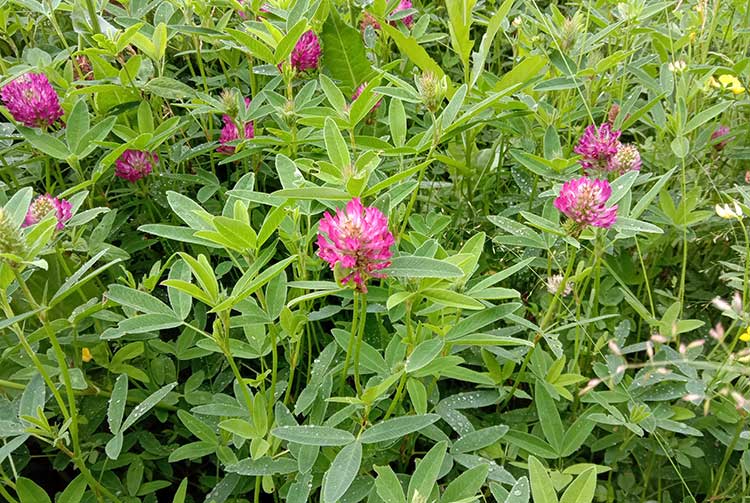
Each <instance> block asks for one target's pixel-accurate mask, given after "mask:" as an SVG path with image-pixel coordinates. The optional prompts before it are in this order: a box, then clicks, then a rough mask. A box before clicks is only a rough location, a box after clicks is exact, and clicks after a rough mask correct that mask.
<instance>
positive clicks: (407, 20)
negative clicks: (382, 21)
mask: <svg viewBox="0 0 750 503" xmlns="http://www.w3.org/2000/svg"><path fill="white" fill-rule="evenodd" d="M411 8H412V4H411V0H401V1H400V2H399V3H398V5H397V6H396V8H395V9H393V12H391V16H393V15H394V14H396V13H397V12H401V11H402V10H408V9H411ZM400 21H403V22H404V25H405V26H406V27H407V28H409V29H411V27H412V26H414V16H412V15H408V16H406V17H404V18H401V19H400ZM391 24H392V25H393V26H396V23H395V22H393V21H392V22H391Z"/></svg>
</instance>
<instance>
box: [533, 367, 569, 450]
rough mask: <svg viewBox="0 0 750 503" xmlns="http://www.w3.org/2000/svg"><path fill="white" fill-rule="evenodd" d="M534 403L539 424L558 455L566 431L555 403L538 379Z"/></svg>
mask: <svg viewBox="0 0 750 503" xmlns="http://www.w3.org/2000/svg"><path fill="white" fill-rule="evenodd" d="M534 403H535V404H536V411H537V415H538V416H539V423H540V424H541V426H542V431H543V432H544V437H545V438H546V439H547V442H549V444H550V445H551V446H552V448H553V449H554V450H555V451H557V452H558V453H559V452H560V450H561V449H562V443H563V435H564V429H563V424H562V420H561V419H560V413H559V412H558V411H557V406H556V405H555V401H554V400H553V399H552V397H551V396H550V394H549V392H548V391H547V388H546V386H545V385H544V384H543V383H542V381H541V380H539V379H537V382H536V386H535V387H534Z"/></svg>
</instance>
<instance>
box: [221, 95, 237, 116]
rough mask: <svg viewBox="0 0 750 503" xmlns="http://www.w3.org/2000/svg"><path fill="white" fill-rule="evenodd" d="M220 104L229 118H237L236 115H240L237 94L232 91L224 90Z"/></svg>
mask: <svg viewBox="0 0 750 503" xmlns="http://www.w3.org/2000/svg"><path fill="white" fill-rule="evenodd" d="M221 103H222V105H224V111H225V112H226V114H227V115H229V116H230V117H237V114H238V113H240V108H239V106H238V104H237V94H236V93H235V92H234V91H233V90H232V89H224V90H223V91H222V92H221Z"/></svg>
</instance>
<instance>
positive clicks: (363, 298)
mask: <svg viewBox="0 0 750 503" xmlns="http://www.w3.org/2000/svg"><path fill="white" fill-rule="evenodd" d="M359 297H360V299H359V303H360V311H361V312H360V315H359V327H357V341H356V342H355V346H354V386H355V389H356V390H357V395H359V394H360V393H362V386H361V384H360V382H359V351H360V348H361V347H362V339H363V338H364V334H365V322H366V321H367V294H366V293H363V294H360V296H359Z"/></svg>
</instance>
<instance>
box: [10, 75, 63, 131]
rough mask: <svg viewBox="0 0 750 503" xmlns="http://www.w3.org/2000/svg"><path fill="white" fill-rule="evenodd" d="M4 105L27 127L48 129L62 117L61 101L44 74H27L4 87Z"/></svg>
mask: <svg viewBox="0 0 750 503" xmlns="http://www.w3.org/2000/svg"><path fill="white" fill-rule="evenodd" d="M0 94H1V95H2V100H3V103H5V106H6V107H8V111H9V112H10V114H11V115H12V116H13V118H14V119H16V120H17V121H18V122H20V123H22V124H23V125H24V126H26V127H48V126H51V125H52V124H54V123H55V122H56V121H57V119H59V118H60V117H62V115H63V109H62V107H61V106H60V99H59V98H58V97H57V93H56V92H55V90H54V89H52V84H50V83H49V80H47V76H46V75H44V74H43V73H27V74H25V75H21V76H20V77H18V78H17V79H15V80H14V81H12V82H10V83H9V84H7V85H6V86H5V87H3V89H2V92H1V93H0Z"/></svg>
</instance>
